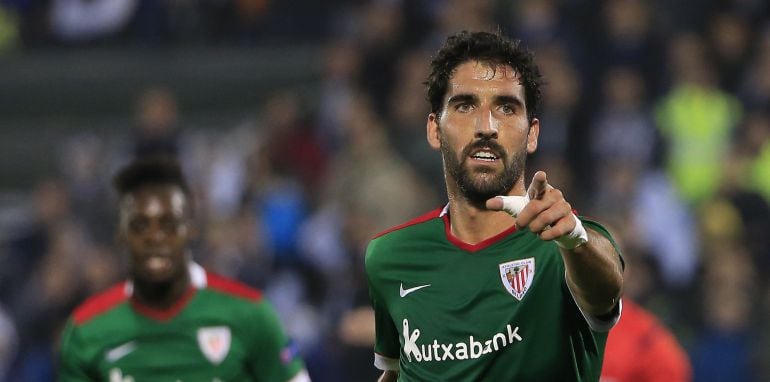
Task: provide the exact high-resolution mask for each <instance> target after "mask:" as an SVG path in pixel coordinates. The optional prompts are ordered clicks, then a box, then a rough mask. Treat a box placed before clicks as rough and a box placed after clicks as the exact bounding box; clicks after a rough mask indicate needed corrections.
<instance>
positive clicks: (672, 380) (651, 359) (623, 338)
mask: <svg viewBox="0 0 770 382" xmlns="http://www.w3.org/2000/svg"><path fill="white" fill-rule="evenodd" d="M604 354H605V355H604V363H603V365H602V376H601V378H600V381H601V382H688V381H691V380H692V367H691V366H690V360H689V358H688V356H687V353H685V351H684V349H682V346H681V345H680V344H679V342H678V341H677V339H676V337H674V335H673V334H672V333H671V332H670V331H669V329H667V328H666V327H665V326H664V325H663V324H661V323H660V321H658V319H657V318H655V316H653V315H652V314H651V313H649V312H648V311H646V310H645V309H644V308H642V307H641V306H639V305H637V304H636V303H635V302H634V301H633V300H631V299H628V298H623V314H622V316H621V318H620V321H619V322H618V324H617V325H615V327H614V328H612V330H611V331H610V334H609V336H608V337H607V345H606V346H605V348H604Z"/></svg>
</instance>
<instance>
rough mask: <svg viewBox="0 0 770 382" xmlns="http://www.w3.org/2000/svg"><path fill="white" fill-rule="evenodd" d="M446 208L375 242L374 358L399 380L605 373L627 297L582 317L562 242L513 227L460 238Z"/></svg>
mask: <svg viewBox="0 0 770 382" xmlns="http://www.w3.org/2000/svg"><path fill="white" fill-rule="evenodd" d="M446 211H447V209H444V210H443V211H442V210H436V211H433V212H431V213H429V214H427V215H425V216H423V217H420V218H417V219H415V220H414V221H412V222H409V223H407V224H405V225H403V226H400V227H396V228H394V229H393V230H391V231H388V232H386V233H384V234H381V235H379V236H378V237H376V238H375V239H374V240H372V242H371V243H370V244H369V247H368V250H367V254H366V272H367V275H368V278H369V289H370V294H371V298H372V303H373V306H374V310H375V320H376V325H377V338H376V343H375V366H377V367H378V368H380V369H382V370H400V379H399V380H400V381H596V380H598V379H599V374H600V371H601V367H602V358H603V355H604V345H605V341H606V339H607V331H609V329H610V328H611V327H612V326H613V325H614V324H615V323H616V322H617V319H618V317H619V315H620V306H618V307H617V309H616V311H615V314H614V315H613V317H610V318H608V319H607V320H605V321H602V320H599V319H597V318H595V317H590V316H589V317H584V315H583V314H582V313H581V311H580V309H579V308H578V306H577V305H576V303H575V302H574V299H573V297H572V295H571V293H570V291H569V288H568V287H567V284H566V281H565V267H564V263H563V261H562V257H561V255H560V253H559V250H558V247H557V246H556V244H554V243H553V242H546V241H542V240H540V239H539V238H538V237H537V236H536V235H535V234H533V233H531V232H529V231H526V230H522V231H516V229H515V228H514V227H512V228H511V229H509V230H507V231H505V232H502V233H501V234H499V235H497V236H495V237H492V238H490V239H488V240H485V241H483V242H481V243H478V244H475V245H469V244H466V243H462V242H461V241H460V240H458V239H457V238H456V237H454V236H453V235H452V234H451V231H450V229H449V216H448V214H447V212H446ZM582 221H583V224H584V225H585V226H586V227H589V228H591V229H593V230H596V231H597V232H600V233H602V234H604V235H605V236H607V237H608V238H610V240H612V239H611V237H610V235H609V233H608V232H607V231H606V230H605V229H604V228H603V227H601V226H600V225H598V224H596V223H594V222H591V221H588V220H582ZM613 244H614V242H613ZM618 253H620V252H619V251H618Z"/></svg>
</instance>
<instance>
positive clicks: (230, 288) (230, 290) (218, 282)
mask: <svg viewBox="0 0 770 382" xmlns="http://www.w3.org/2000/svg"><path fill="white" fill-rule="evenodd" d="M206 287H207V289H208V290H210V291H213V292H215V293H220V294H224V295H227V296H230V297H233V298H235V299H238V300H245V301H250V302H260V301H262V291H260V290H259V289H256V288H252V287H250V286H248V285H246V284H244V283H242V282H240V281H237V280H234V279H231V278H229V277H225V276H222V275H220V274H218V273H214V272H211V271H206Z"/></svg>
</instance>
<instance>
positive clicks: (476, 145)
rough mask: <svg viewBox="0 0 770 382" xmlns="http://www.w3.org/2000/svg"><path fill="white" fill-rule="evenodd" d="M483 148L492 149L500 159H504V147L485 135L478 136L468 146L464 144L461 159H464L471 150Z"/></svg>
mask: <svg viewBox="0 0 770 382" xmlns="http://www.w3.org/2000/svg"><path fill="white" fill-rule="evenodd" d="M485 148H486V149H489V150H490V151H492V153H494V154H495V155H497V156H498V157H499V158H500V159H503V160H504V159H505V158H506V154H505V149H504V148H503V146H502V145H500V144H499V143H497V141H495V140H493V139H492V138H488V137H485V138H479V139H478V140H476V141H474V142H473V143H471V144H469V145H468V146H465V149H463V161H465V159H466V158H468V156H470V155H471V152H472V151H474V150H477V149H485Z"/></svg>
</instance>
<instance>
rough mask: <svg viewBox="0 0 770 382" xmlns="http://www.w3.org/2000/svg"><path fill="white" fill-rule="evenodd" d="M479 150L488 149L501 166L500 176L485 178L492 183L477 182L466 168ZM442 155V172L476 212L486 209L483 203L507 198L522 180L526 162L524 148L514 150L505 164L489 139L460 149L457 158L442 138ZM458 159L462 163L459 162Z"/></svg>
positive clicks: (505, 160) (501, 149)
mask: <svg viewBox="0 0 770 382" xmlns="http://www.w3.org/2000/svg"><path fill="white" fill-rule="evenodd" d="M525 145H526V142H525ZM482 147H488V148H489V149H491V150H492V151H493V152H494V153H495V154H496V155H498V156H499V157H500V160H501V161H502V162H503V172H502V173H501V174H498V175H493V174H491V173H487V175H488V176H487V178H490V177H491V178H492V179H487V180H485V179H479V177H478V176H474V174H472V173H471V171H470V169H468V167H467V166H466V161H467V159H468V158H469V157H470V153H471V151H473V150H474V149H476V148H482ZM441 153H442V154H443V156H444V171H446V173H447V175H449V176H451V177H452V179H454V180H455V182H457V187H458V190H459V192H460V196H462V197H463V198H464V199H465V200H467V201H468V202H469V203H470V204H471V205H473V206H474V207H476V208H479V209H485V208H486V207H485V206H486V201H487V200H488V199H490V198H493V197H495V196H498V195H507V194H508V192H509V191H510V190H511V189H512V188H513V186H514V185H515V184H516V181H518V180H519V177H521V176H522V173H523V172H524V165H525V164H526V160H527V154H526V146H524V147H522V148H521V149H520V150H516V151H515V152H514V153H513V155H511V157H510V160H507V159H508V155H507V154H506V152H505V150H504V149H503V148H502V147H501V146H500V145H499V144H498V143H497V142H496V141H494V140H492V139H489V138H483V139H480V140H477V141H474V142H473V143H472V144H470V145H468V146H466V147H465V148H464V149H463V152H462V155H461V156H458V155H457V153H456V152H455V151H453V150H452V149H451V148H450V145H449V144H448V142H447V141H446V138H445V137H444V136H442V137H441ZM459 158H462V159H461V160H460V159H459Z"/></svg>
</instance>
